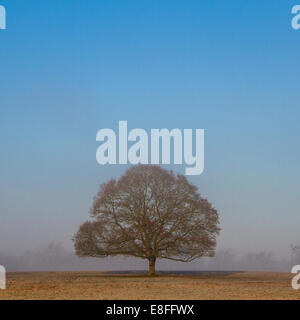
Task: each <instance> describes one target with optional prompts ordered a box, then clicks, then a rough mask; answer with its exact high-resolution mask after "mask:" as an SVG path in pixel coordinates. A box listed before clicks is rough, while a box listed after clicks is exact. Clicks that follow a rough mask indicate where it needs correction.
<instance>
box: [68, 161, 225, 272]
mask: <svg viewBox="0 0 300 320" xmlns="http://www.w3.org/2000/svg"><path fill="white" fill-rule="evenodd" d="M90 214H91V217H92V218H93V221H88V222H85V223H84V224H82V225H81V226H80V228H79V230H78V232H77V233H76V235H75V236H74V239H73V240H74V243H75V250H76V254H77V255H78V256H80V257H87V256H91V257H100V258H103V257H107V256H116V255H124V256H133V257H138V258H142V259H147V260H148V261H149V275H154V274H155V262H156V260H157V259H170V260H174V261H184V262H190V261H192V260H194V259H197V258H200V257H202V256H213V255H214V253H215V245H216V236H217V235H218V233H219V230H220V229H219V228H218V223H219V218H218V213H217V211H216V209H214V208H213V207H212V205H211V204H210V203H209V202H208V201H207V200H206V199H203V198H202V197H201V196H200V195H199V193H198V191H197V188H196V187H195V186H194V185H192V184H190V183H189V182H188V181H187V179H186V178H185V177H184V176H183V175H175V174H174V173H173V172H172V171H166V170H164V169H162V168H160V167H159V166H152V165H137V166H133V167H132V168H131V169H129V170H127V171H126V173H125V174H124V175H123V176H122V177H121V178H120V179H119V180H110V181H109V182H108V183H105V184H103V185H101V187H100V191H99V193H98V194H97V196H96V197H95V198H94V203H93V207H92V208H91V210H90Z"/></svg>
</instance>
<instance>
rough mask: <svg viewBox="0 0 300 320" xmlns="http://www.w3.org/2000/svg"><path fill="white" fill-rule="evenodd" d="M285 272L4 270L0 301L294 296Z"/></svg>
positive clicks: (298, 296)
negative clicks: (158, 273)
mask: <svg viewBox="0 0 300 320" xmlns="http://www.w3.org/2000/svg"><path fill="white" fill-rule="evenodd" d="M291 278H292V275H291V274H287V273H266V272H251V273H250V272H247V273H231V274H198V275H161V276H158V277H153V278H148V277H146V276H143V275H137V274H133V275H130V274H124V275H122V274H105V273H101V272H39V273H38V272H36V273H9V274H8V275H7V290H0V300H3V299H43V300H45V299H47V300H49V299H51V300H52V299H68V300H69V299H129V300H136V299H157V300H160V299H179V300H181V299H187V300H189V299H191V300H192V299H195V300H198V299H300V290H298V291H296V290H293V289H292V287H291Z"/></svg>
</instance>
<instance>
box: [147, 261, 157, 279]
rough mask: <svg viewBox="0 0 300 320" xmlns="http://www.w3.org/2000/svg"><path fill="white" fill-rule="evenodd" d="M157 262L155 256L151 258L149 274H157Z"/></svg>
mask: <svg viewBox="0 0 300 320" xmlns="http://www.w3.org/2000/svg"><path fill="white" fill-rule="evenodd" d="M155 262H156V258H155V257H151V258H149V272H148V276H155Z"/></svg>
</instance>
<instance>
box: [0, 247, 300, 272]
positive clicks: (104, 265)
mask: <svg viewBox="0 0 300 320" xmlns="http://www.w3.org/2000/svg"><path fill="white" fill-rule="evenodd" d="M295 264H300V250H299V251H297V250H296V252H295V251H293V250H291V258H290V259H286V260H278V259H276V257H275V255H274V253H272V252H255V253H246V254H244V255H242V256H240V257H238V256H237V255H236V254H235V253H234V250H232V249H223V250H217V252H216V255H215V257H213V258H202V259H199V260H196V261H194V262H192V263H188V264H186V263H175V264H174V263H168V262H164V261H161V262H160V263H159V264H158V271H159V270H190V271H203V270H215V271H280V272H290V270H291V267H292V266H293V265H295ZM0 265H4V266H5V267H6V269H7V271H64V270H69V271H72V270H74V271H76V270H101V271H105V270H107V271H109V270H112V271H116V270H121V271H122V270H145V271H146V270H147V264H145V263H144V262H143V261H140V260H139V259H133V258H130V259H129V258H128V259H123V258H107V259H103V260H100V261H99V260H98V259H94V258H85V259H83V258H79V257H77V256H76V255H75V253H74V252H72V251H68V250H66V249H65V248H64V247H63V246H62V245H61V244H60V243H55V242H52V243H50V244H49V245H47V246H45V247H41V248H39V249H35V250H31V251H27V252H25V253H24V254H23V255H20V256H15V255H7V254H1V252H0Z"/></svg>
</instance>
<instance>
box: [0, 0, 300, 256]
mask: <svg viewBox="0 0 300 320" xmlns="http://www.w3.org/2000/svg"><path fill="white" fill-rule="evenodd" d="M298 2H299V3H297V0H294V1H287V0H277V1H271V0H260V1H233V0H228V1H221V0H218V1H217V0H206V1H204V0H203V1H189V0H186V1H177V0H172V1H170V0H165V1H155V0H154V1H153V0H152V1H143V0H128V1H121V0H114V1H108V0H105V1H104V0H76V1H74V0H72V1H71V0H63V1H62V0H51V1H50V0H49V1H46V0H45V1H38V0H35V1H33V0H27V1H20V0H19V1H17V0H9V1H8V0H0V5H4V6H5V7H6V10H7V30H0V72H1V74H0V135H1V140H0V141H1V142H0V143H1V145H0V146H1V157H0V177H1V178H0V251H3V252H14V253H21V252H23V251H24V250H26V249H31V248H32V247H37V246H39V245H43V244H45V243H47V242H50V241H52V240H55V241H61V242H62V243H64V244H65V245H66V246H67V247H69V248H71V247H72V243H71V241H70V238H71V237H72V235H73V234H74V232H75V231H76V229H77V227H78V225H79V224H80V223H81V222H82V221H84V220H86V219H87V218H88V209H89V207H90V206H91V203H92V198H93V196H94V195H95V193H96V192H97V189H98V186H99V184H100V183H102V182H104V181H106V180H107V179H109V178H110V177H113V176H114V177H118V176H119V175H120V174H122V173H123V172H124V171H125V167H124V166H111V167H100V166H99V165H98V164H97V163H96V160H95V153H96V149H97V146H98V144H97V143H96V141H95V136H96V132H97V131H98V130H99V129H101V128H104V127H108V128H114V129H116V128H117V125H118V121H119V120H127V121H128V125H129V129H131V128H136V127H140V128H144V129H147V130H148V129H150V128H163V127H166V128H169V129H172V128H176V127H178V128H182V129H183V128H204V129H205V134H206V136H205V145H206V146H205V171H204V173H203V174H202V175H201V176H198V177H192V178H190V180H191V181H192V182H193V183H195V184H196V185H197V186H198V187H199V189H200V192H201V194H203V195H204V196H205V197H207V198H208V199H209V200H210V201H211V202H212V203H213V204H214V205H215V206H216V207H217V209H218V210H219V213H220V216H221V228H222V229H223V231H222V233H221V236H220V238H219V244H218V246H219V248H227V247H230V248H233V249H235V250H236V252H237V253H242V252H244V251H258V250H271V251H274V252H275V253H277V255H278V256H281V257H287V256H288V255H289V248H288V246H289V245H290V244H291V243H300V238H299V228H298V226H299V224H300V215H299V203H298V199H299V178H300V174H299V172H300V170H299V166H300V152H299V138H300V133H299V124H298V121H299V116H300V108H299V107H300V105H299V67H300V62H299V54H300V31H295V30H293V29H292V28H291V19H292V15H291V9H292V6H293V5H295V4H300V1H298ZM178 170H179V171H183V168H178Z"/></svg>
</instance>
